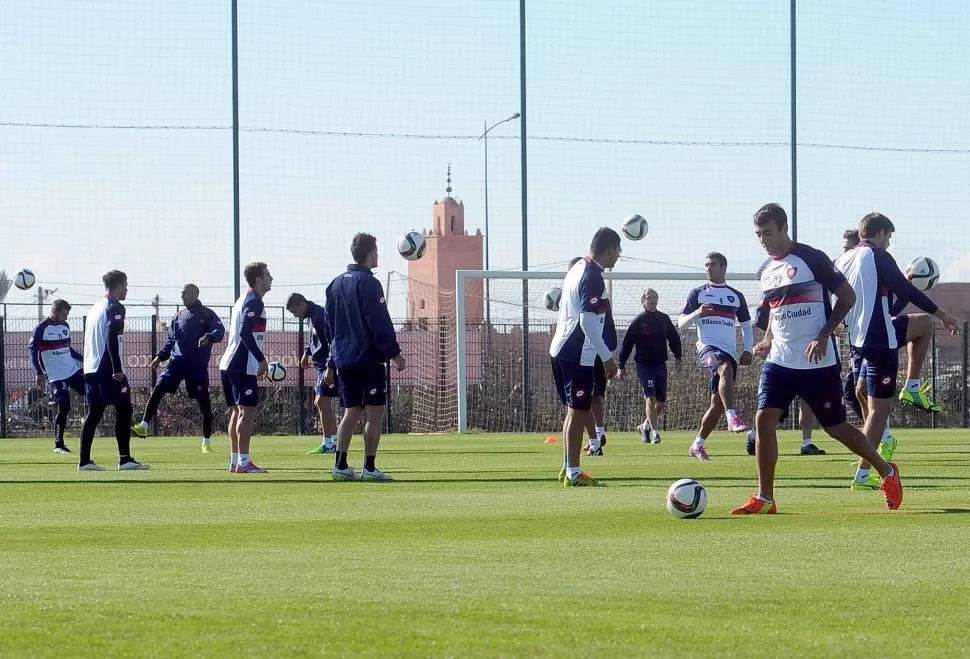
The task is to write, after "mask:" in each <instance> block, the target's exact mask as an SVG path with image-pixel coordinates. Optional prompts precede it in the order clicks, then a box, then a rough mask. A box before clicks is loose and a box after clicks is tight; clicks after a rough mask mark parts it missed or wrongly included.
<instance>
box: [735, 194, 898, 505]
mask: <svg viewBox="0 0 970 659" xmlns="http://www.w3.org/2000/svg"><path fill="white" fill-rule="evenodd" d="M754 224H755V234H756V235H757V236H758V240H759V241H760V242H761V245H762V247H764V249H765V251H766V252H768V255H769V256H770V257H771V258H769V259H768V260H767V261H766V262H765V263H764V265H762V266H761V267H760V268H759V269H758V278H759V279H760V282H761V293H762V296H761V302H760V304H759V305H758V314H757V315H758V326H759V327H761V328H763V329H764V330H765V336H764V339H763V340H762V341H761V342H760V343H759V344H758V346H757V348H756V349H755V352H756V353H757V354H758V356H759V357H761V358H762V359H764V360H765V363H764V367H763V368H762V369H761V381H760V382H759V384H758V415H757V418H756V420H755V424H756V428H757V431H758V433H757V444H758V446H757V460H758V494H757V495H756V496H752V497H751V498H750V499H749V500H748V502H747V503H746V504H745V505H743V506H740V507H738V508H735V509H734V510H732V511H731V514H732V515H756V514H773V513H776V512H777V511H778V509H777V505H776V504H775V498H774V480H775V464H776V463H777V462H778V435H777V432H778V420H779V419H780V418H781V414H782V412H783V411H784V410H785V409H787V408H788V407H789V406H790V405H791V402H792V400H794V398H795V397H796V396H798V397H799V398H802V399H803V400H805V402H807V403H808V405H809V406H810V407H811V408H812V412H814V414H815V417H816V418H817V419H818V422H819V424H820V425H821V426H822V427H823V428H825V432H827V433H828V434H829V435H830V436H831V437H832V438H833V439H836V440H838V441H840V442H842V443H843V444H844V445H845V446H846V448H848V449H849V450H850V451H852V452H853V453H855V454H856V455H858V456H860V457H861V458H863V459H865V460H868V461H869V462H871V463H872V464H873V466H874V467H875V468H876V470H877V471H878V472H879V474H880V475H881V476H882V485H881V489H882V491H883V493H884V494H885V497H886V506H887V507H888V508H889V509H890V510H895V509H896V508H899V506H900V504H902V501H903V488H902V484H901V483H900V479H899V470H898V469H897V468H896V465H895V464H893V463H890V462H886V461H885V460H883V459H882V458H881V457H879V454H878V453H877V452H876V449H875V447H873V446H872V445H871V444H870V443H869V442H868V441H867V440H866V437H865V435H863V434H862V432H861V431H860V430H859V429H858V428H855V427H854V426H851V425H849V423H848V422H847V421H846V416H845V405H843V401H842V377H841V374H840V369H839V360H838V355H837V353H836V346H835V340H834V337H833V332H834V331H835V328H836V327H838V325H839V323H841V322H842V320H843V319H844V318H845V316H846V314H847V313H848V312H849V310H850V309H852V306H853V305H854V304H855V303H856V295H855V292H854V291H853V290H852V286H850V285H849V283H848V282H847V281H846V280H845V277H843V276H842V274H841V273H840V272H839V271H838V269H837V268H835V266H834V265H833V264H832V261H831V260H830V259H829V258H828V257H827V256H826V255H825V254H824V253H823V252H821V251H819V250H817V249H814V248H812V247H809V246H808V245H803V244H801V243H795V242H793V241H792V239H791V238H790V237H789V236H788V216H787V215H786V214H785V210H784V209H783V208H782V207H781V206H779V205H778V204H766V205H765V206H762V207H761V208H760V209H759V210H758V212H756V213H755V215H754ZM832 295H834V296H835V298H836V302H835V306H834V308H833V306H832V304H831V301H830V300H831V296H832Z"/></svg>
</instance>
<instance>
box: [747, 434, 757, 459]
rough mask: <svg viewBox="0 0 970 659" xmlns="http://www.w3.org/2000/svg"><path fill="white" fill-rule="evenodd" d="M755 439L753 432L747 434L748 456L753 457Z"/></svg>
mask: <svg viewBox="0 0 970 659" xmlns="http://www.w3.org/2000/svg"><path fill="white" fill-rule="evenodd" d="M755 437H756V435H755V433H754V430H752V431H751V432H749V433H748V446H747V449H748V455H754V454H755V444H754V443H755Z"/></svg>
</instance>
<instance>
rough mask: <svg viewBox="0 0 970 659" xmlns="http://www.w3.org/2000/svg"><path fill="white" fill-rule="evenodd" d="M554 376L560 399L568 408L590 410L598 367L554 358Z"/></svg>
mask: <svg viewBox="0 0 970 659" xmlns="http://www.w3.org/2000/svg"><path fill="white" fill-rule="evenodd" d="M552 377H553V379H554V380H555V381H556V390H557V391H558V392H559V400H560V401H562V404H563V405H564V406H566V407H568V408H571V409H574V410H588V409H589V407H590V402H591V399H592V397H593V387H594V384H595V381H596V369H595V368H594V367H593V366H583V365H581V364H577V363H575V362H565V361H562V360H560V359H557V358H556V357H553V358H552Z"/></svg>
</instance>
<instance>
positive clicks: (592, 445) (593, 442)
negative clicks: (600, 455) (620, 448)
mask: <svg viewBox="0 0 970 659" xmlns="http://www.w3.org/2000/svg"><path fill="white" fill-rule="evenodd" d="M599 448H600V435H597V436H596V437H590V438H589V450H590V451H598V450H599Z"/></svg>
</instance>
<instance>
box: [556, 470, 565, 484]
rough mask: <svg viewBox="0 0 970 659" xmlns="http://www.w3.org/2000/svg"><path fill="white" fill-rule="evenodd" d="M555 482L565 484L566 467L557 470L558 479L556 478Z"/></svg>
mask: <svg viewBox="0 0 970 659" xmlns="http://www.w3.org/2000/svg"><path fill="white" fill-rule="evenodd" d="M556 480H557V481H559V482H560V483H565V482H566V467H563V468H562V469H560V470H559V477H558V478H556Z"/></svg>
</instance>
